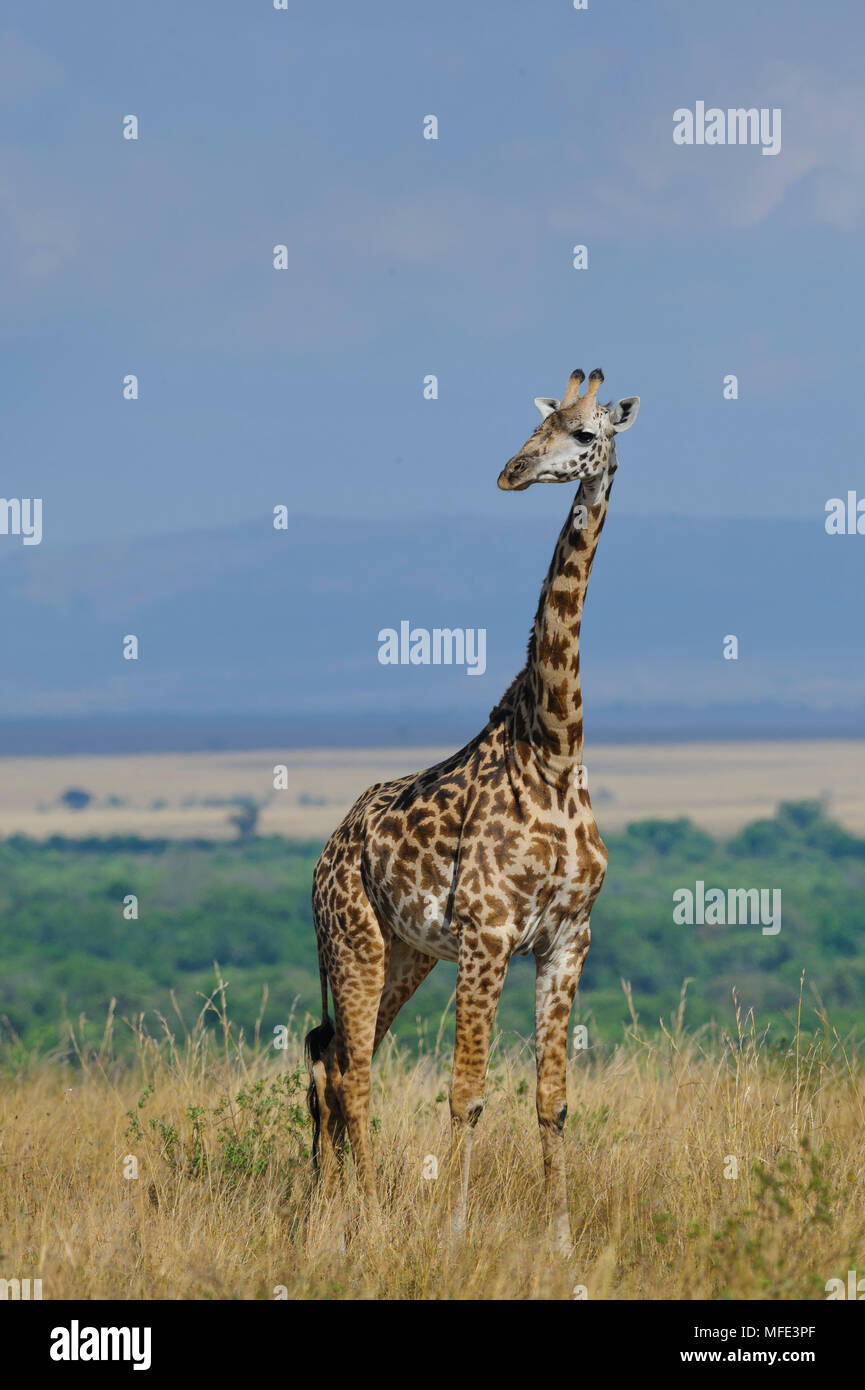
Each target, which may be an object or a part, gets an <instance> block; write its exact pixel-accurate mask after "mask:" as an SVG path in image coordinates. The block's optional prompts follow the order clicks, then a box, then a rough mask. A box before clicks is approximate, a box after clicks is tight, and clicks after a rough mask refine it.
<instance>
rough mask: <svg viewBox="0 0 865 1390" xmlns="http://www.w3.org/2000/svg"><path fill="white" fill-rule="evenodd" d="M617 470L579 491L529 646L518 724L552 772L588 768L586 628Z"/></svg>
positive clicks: (546, 580) (546, 586)
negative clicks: (583, 675) (583, 672)
mask: <svg viewBox="0 0 865 1390" xmlns="http://www.w3.org/2000/svg"><path fill="white" fill-rule="evenodd" d="M614 469H615V464H613V469H611V470H610V471H609V472H608V473H606V474H603V475H602V476H601V478H600V479H599V480H598V481H597V482H593V483H582V484H581V485H580V487H579V489H578V491H577V495H576V497H575V499H574V503H573V505H572V506H571V508H570V510H569V512H568V517H567V520H566V521H565V524H564V526H563V527H562V531H561V534H560V535H559V539H558V542H557V544H556V549H555V552H554V554H553V558H552V562H551V564H550V568H549V571H548V572H547V577H546V579H545V580H544V583H543V587H542V588H541V597H540V601H539V603H538V611H537V614H536V616H535V625H534V629H533V631H532V635H531V638H530V640H529V652H528V662H527V665H526V669H525V671H524V672H523V674H522V689H521V692H520V695H521V698H520V700H519V706H520V710H519V713H520V715H521V718H519V723H520V724H521V725H522V732H523V737H527V738H528V741H529V742H530V744H531V746H532V749H533V752H534V753H535V754H536V756H537V757H538V758H539V759H540V760H541V761H542V762H546V763H548V764H549V766H550V767H551V769H555V768H563V767H567V766H573V765H574V764H581V763H582V756H583V697H582V690H581V687H580V624H581V622H582V617H583V603H584V601H585V597H586V586H587V585H588V582H589V574H590V572H591V568H592V561H593V560H594V558H595V550H596V548H597V544H598V540H599V538H600V534H601V531H602V530H603V526H604V522H605V520H606V517H607V508H608V506H609V500H610V489H611V488H612V485H613V479H612V473H613V471H614Z"/></svg>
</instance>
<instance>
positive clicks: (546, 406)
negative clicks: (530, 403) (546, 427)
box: [535, 396, 559, 420]
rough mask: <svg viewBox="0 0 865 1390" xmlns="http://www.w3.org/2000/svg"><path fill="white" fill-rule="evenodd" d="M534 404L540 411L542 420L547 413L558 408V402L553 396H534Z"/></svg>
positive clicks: (550, 413)
mask: <svg viewBox="0 0 865 1390" xmlns="http://www.w3.org/2000/svg"><path fill="white" fill-rule="evenodd" d="M535 405H536V406H537V407H538V410H539V411H540V412H541V419H542V420H546V418H547V416H548V415H552V413H553V411H554V410H558V408H559V403H558V401H557V400H556V399H555V397H554V396H535Z"/></svg>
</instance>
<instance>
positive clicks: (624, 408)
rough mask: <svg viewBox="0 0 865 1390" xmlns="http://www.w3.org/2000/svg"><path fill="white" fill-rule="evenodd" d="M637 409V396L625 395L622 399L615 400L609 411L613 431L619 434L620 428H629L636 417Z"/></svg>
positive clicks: (638, 402) (638, 407) (638, 405)
mask: <svg viewBox="0 0 865 1390" xmlns="http://www.w3.org/2000/svg"><path fill="white" fill-rule="evenodd" d="M639 409H640V398H639V396H625V398H624V400H621V401H617V402H616V404H615V406H614V407H613V409H612V410H611V411H610V419H611V420H612V422H613V433H614V434H621V432H622V430H629V429H630V428H631V425H632V424H633V423H634V421H635V420H636V418H637V411H638V410H639Z"/></svg>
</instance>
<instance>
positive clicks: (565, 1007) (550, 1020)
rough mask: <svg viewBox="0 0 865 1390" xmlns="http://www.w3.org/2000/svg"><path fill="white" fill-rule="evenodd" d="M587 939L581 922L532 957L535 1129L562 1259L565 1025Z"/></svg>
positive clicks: (567, 1247)
mask: <svg viewBox="0 0 865 1390" xmlns="http://www.w3.org/2000/svg"><path fill="white" fill-rule="evenodd" d="M590 935H591V933H590V931H589V924H588V922H587V921H585V922H581V923H579V924H575V925H574V927H573V928H572V930H571V931H570V932H569V933H568V935H567V938H566V939H565V940H561V939H560V940H558V941H556V943H555V944H554V946H553V947H552V948H551V949H550V950H548V951H547V952H545V953H544V954H540V953H539V952H537V951H536V952H535V967H536V975H535V1050H536V1053H537V1067H538V1094H537V1108H538V1125H539V1126H540V1131H541V1149H542V1151H543V1156H544V1179H545V1186H546V1198H547V1207H548V1214H549V1220H550V1235H551V1237H552V1240H553V1243H554V1245H555V1246H556V1248H557V1249H558V1250H559V1251H560V1252H561V1253H562V1254H570V1252H571V1248H572V1246H571V1227H570V1220H569V1218H568V1192H567V1184H566V1182H565V1141H564V1137H563V1130H564V1127H565V1118H566V1116H567V1113H568V1097H567V1061H568V1020H569V1018H570V1015H571V1007H572V1005H573V1002H574V995H575V994H576V992H577V985H578V984H579V983H580V975H581V974H582V971H583V962H584V960H585V958H586V953H587V951H588V949H589V940H590Z"/></svg>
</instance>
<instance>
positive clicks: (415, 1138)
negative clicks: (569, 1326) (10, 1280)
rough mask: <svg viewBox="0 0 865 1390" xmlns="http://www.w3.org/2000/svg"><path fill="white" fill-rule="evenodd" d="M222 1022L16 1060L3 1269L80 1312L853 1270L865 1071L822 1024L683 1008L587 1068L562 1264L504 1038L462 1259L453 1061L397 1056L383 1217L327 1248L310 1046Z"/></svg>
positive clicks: (807, 1290) (776, 1289)
mask: <svg viewBox="0 0 865 1390" xmlns="http://www.w3.org/2000/svg"><path fill="white" fill-rule="evenodd" d="M225 1010H226V1006H225V991H224V989H222V988H218V989H217V990H216V992H215V994H214V996H213V997H212V998H211V1000H210V1002H209V1003H208V1004H206V1005H205V1010H204V1013H203V1014H202V1017H201V1019H200V1020H199V1022H198V1023H197V1024H196V1025H194V1026H193V1028H192V1029H191V1031H190V1032H189V1033H187V1034H186V1035H185V1036H184V1035H183V1032H182V1030H181V1029H180V1028H179V1026H177V1025H178V1021H177V1020H176V1019H175V1021H174V1022H175V1025H176V1031H175V1027H172V1026H171V1025H170V1024H169V1023H168V1022H167V1021H166V1022H165V1024H164V1028H163V1034H162V1036H161V1037H158V1036H157V1037H154V1036H151V1035H150V1034H149V1033H148V1032H146V1031H145V1030H144V1029H143V1028H141V1027H139V1028H138V1029H137V1030H136V1033H135V1037H134V1045H135V1046H134V1056H133V1058H132V1059H131V1060H130V1059H129V1058H128V1057H127V1058H126V1059H125V1060H124V1061H122V1062H117V1061H115V1060H114V1059H113V1041H112V1025H111V1024H109V1027H108V1028H107V1029H106V1032H105V1036H104V1038H103V1041H102V1043H101V1044H100V1046H99V1047H98V1048H96V1049H88V1050H86V1051H85V1050H83V1049H80V1050H79V1051H78V1052H77V1055H75V1061H74V1064H73V1063H72V1062H66V1063H63V1062H60V1061H58V1060H43V1061H36V1060H30V1061H29V1062H28V1061H24V1060H22V1061H20V1062H19V1064H18V1065H17V1066H14V1067H13V1066H11V1065H7V1068H6V1074H5V1077H4V1082H3V1087H2V1098H0V1125H2V1136H3V1146H2V1161H0V1221H2V1250H3V1266H4V1270H3V1272H4V1274H5V1275H6V1277H12V1276H13V1275H14V1276H15V1277H19V1278H26V1277H31V1278H33V1277H40V1278H41V1279H42V1280H43V1297H45V1298H74V1299H92V1298H93V1299H95V1298H112V1299H117V1298H120V1299H126V1298H128V1299H154V1298H163V1299H165V1298H170V1299H191V1298H195V1299H272V1298H275V1297H279V1296H282V1297H288V1298H289V1299H357V1298H376V1299H440V1298H447V1299H496V1298H498V1299H559V1298H561V1299H571V1298H574V1297H588V1298H590V1299H630V1298H640V1299H665V1298H666V1299H677V1300H683V1299H694V1298H711V1299H725V1298H733V1299H803V1298H804V1299H822V1298H825V1296H826V1295H825V1284H826V1281H827V1280H828V1279H829V1278H832V1277H836V1276H837V1277H841V1278H842V1279H846V1273H847V1271H848V1270H849V1269H858V1270H862V1269H863V1268H865V1200H863V1189H865V1114H863V1082H865V1063H863V1058H862V1056H861V1055H860V1054H858V1053H857V1052H856V1050H855V1049H854V1048H852V1047H851V1046H850V1045H848V1044H846V1043H845V1042H843V1041H842V1040H841V1039H840V1038H839V1037H838V1036H837V1034H835V1033H834V1032H833V1030H832V1029H831V1027H830V1026H829V1025H827V1024H826V1023H825V1020H824V1023H823V1025H821V1028H820V1031H819V1033H818V1034H816V1035H815V1036H813V1037H812V1038H811V1040H810V1041H809V1042H808V1043H807V1044H806V1043H805V1042H804V1040H803V1039H802V1038H801V1037H800V1036H799V1035H798V1034H796V1035H794V1038H793V1039H792V1042H791V1044H790V1046H789V1047H785V1048H783V1049H780V1048H778V1047H773V1046H772V1045H771V1044H769V1043H768V1042H767V1041H766V1039H765V1038H763V1037H761V1035H760V1034H759V1032H758V1030H757V1028H756V1027H755V1025H754V1021H753V1019H752V1018H750V1017H749V1018H743V1017H742V1014H741V1012H740V1013H739V1014H738V1017H737V1019H736V1022H735V1024H734V1028H733V1031H732V1033H730V1034H728V1035H724V1034H722V1033H717V1032H715V1031H713V1030H709V1029H704V1030H702V1031H698V1032H697V1033H695V1034H689V1032H688V1031H687V1029H686V1028H685V1026H684V1007H683V1008H682V1009H680V1010H679V1011H677V1014H676V1016H675V1017H674V1018H672V1019H671V1020H670V1024H669V1027H665V1028H664V1029H663V1030H661V1031H660V1032H659V1033H658V1034H657V1035H656V1036H653V1037H650V1036H648V1035H646V1034H644V1033H643V1032H642V1030H641V1028H640V1026H639V1024H638V1023H637V1022H636V1021H634V1020H632V1022H631V1024H630V1026H629V1027H628V1028H627V1029H626V1031H625V1033H624V1034H623V1037H622V1040H621V1042H620V1043H619V1044H618V1045H616V1046H612V1047H610V1048H608V1049H605V1050H603V1052H599V1053H598V1054H597V1055H595V1056H590V1055H589V1054H587V1053H582V1054H580V1053H577V1054H576V1055H575V1056H574V1058H573V1059H572V1060H571V1062H570V1063H569V1073H570V1075H569V1102H570V1117H569V1119H568V1122H567V1125H566V1128H565V1136H566V1148H567V1160H568V1165H569V1192H570V1209H571V1220H572V1227H573V1232H574V1238H575V1244H574V1250H573V1254H572V1256H571V1257H570V1258H563V1257H562V1256H561V1255H556V1254H554V1253H553V1252H552V1250H551V1249H550V1248H549V1247H548V1245H547V1243H546V1240H545V1235H544V1233H545V1225H544V1205H543V1197H542V1186H541V1163H540V1149H539V1143H538V1138H537V1130H536V1122H535V1117H534V1096H533V1075H532V1071H533V1069H532V1060H531V1056H530V1052H529V1049H528V1047H526V1046H523V1047H515V1046H514V1045H513V1044H510V1045H508V1044H506V1042H505V1040H504V1038H503V1036H502V1035H501V1034H499V1035H498V1038H497V1040H496V1044H495V1046H494V1049H493V1055H492V1060H491V1067H490V1075H489V1084H488V1104H487V1109H486V1112H485V1114H484V1116H483V1119H482V1121H481V1123H480V1126H479V1129H478V1131H477V1137H476V1140H475V1150H474V1155H473V1169H472V1171H473V1183H472V1194H471V1202H470V1220H469V1226H468V1230H467V1233H466V1236H465V1239H464V1240H463V1242H462V1243H461V1244H460V1245H454V1244H452V1243H450V1242H449V1241H448V1239H447V1234H446V1232H447V1211H448V1203H449V1190H450V1189H449V1177H448V1170H447V1160H446V1154H447V1134H448V1118H447V1102H446V1096H445V1093H446V1085H447V1071H448V1061H447V1058H446V1056H445V1055H443V1052H442V1049H441V1048H440V1047H438V1048H436V1047H433V1048H431V1049H429V1050H426V1049H421V1050H420V1051H418V1052H416V1053H414V1054H412V1055H410V1054H407V1053H402V1052H400V1050H399V1049H398V1047H397V1046H396V1045H395V1044H386V1046H385V1048H384V1049H383V1054H384V1055H383V1056H382V1057H381V1059H380V1060H379V1061H377V1063H376V1067H375V1072H374V1090H373V1121H372V1124H373V1131H374V1145H375V1152H376V1162H377V1168H378V1180H379V1184H380V1190H381V1191H382V1193H383V1212H382V1218H381V1224H380V1225H373V1224H369V1223H367V1222H365V1221H363V1220H360V1221H357V1220H355V1219H354V1218H350V1220H349V1225H348V1240H347V1244H346V1249H345V1252H344V1253H340V1252H339V1250H338V1248H337V1247H336V1245H335V1242H334V1241H333V1240H332V1239H331V1237H330V1235H329V1234H328V1227H327V1224H326V1222H325V1221H324V1220H323V1215H322V1212H321V1211H320V1210H319V1209H318V1208H317V1205H316V1202H315V1201H314V1200H311V1181H310V1163H309V1146H310V1125H309V1120H308V1117H307V1114H306V1109H305V1105H304V1094H303V1093H304V1088H305V1074H304V1071H303V1067H302V1065H301V1056H300V1040H299V1035H298V1034H295V1033H293V1032H290V1033H289V1034H288V1035H287V1038H286V1041H287V1046H286V1047H285V1048H284V1049H274V1047H273V1046H272V1045H267V1046H262V1044H261V1042H260V1041H256V1040H255V1039H253V1040H251V1041H250V1042H249V1043H245V1042H244V1041H243V1040H242V1039H241V1038H240V1037H239V1035H238V1034H236V1032H235V1030H234V1029H233V1027H232V1026H231V1024H230V1022H229V1021H228V1018H227V1015H226V1011H225ZM208 1014H209V1015H211V1016H212V1017H213V1020H214V1021H215V1023H216V1029H215V1030H209V1029H207V1028H206V1027H205V1026H204V1023H205V1019H206V1017H207V1016H208ZM72 1042H73V1052H75V1046H76V1043H77V1040H76V1039H75V1038H74V1036H73V1038H72ZM431 1158H432V1159H435V1160H436V1161H437V1164H438V1176H437V1177H436V1178H429V1177H425V1176H424V1173H425V1172H427V1173H429V1172H430V1171H432V1170H433V1169H434V1167H435V1165H431V1163H430V1159H431ZM346 1170H347V1172H346V1178H347V1201H348V1203H349V1206H350V1205H351V1201H352V1196H353V1173H352V1168H351V1162H350V1159H349V1160H348V1161H347V1164H346ZM734 1174H735V1176H734Z"/></svg>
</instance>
